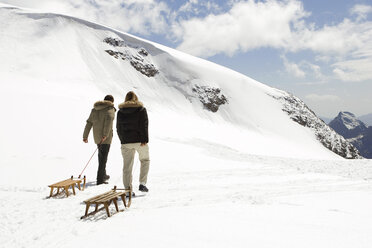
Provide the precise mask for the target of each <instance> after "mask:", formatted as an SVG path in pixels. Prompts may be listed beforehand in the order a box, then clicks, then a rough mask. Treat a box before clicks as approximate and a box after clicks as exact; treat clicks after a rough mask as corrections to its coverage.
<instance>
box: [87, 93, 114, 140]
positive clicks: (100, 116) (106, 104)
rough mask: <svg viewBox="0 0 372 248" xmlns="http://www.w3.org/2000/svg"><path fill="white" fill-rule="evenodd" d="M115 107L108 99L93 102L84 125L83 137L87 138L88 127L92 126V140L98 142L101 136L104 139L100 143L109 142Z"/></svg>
mask: <svg viewBox="0 0 372 248" xmlns="http://www.w3.org/2000/svg"><path fill="white" fill-rule="evenodd" d="M115 112H116V109H115V107H114V104H113V103H112V102H110V101H106V100H104V101H98V102H96V103H95V104H94V107H93V109H92V111H91V112H90V116H89V118H88V120H87V124H86V125H85V129H84V134H83V139H88V135H89V132H90V129H91V128H92V127H93V136H94V142H95V143H96V144H99V143H100V142H101V139H102V137H103V136H106V137H107V138H106V140H105V141H104V142H102V144H111V141H112V123H113V121H114V118H115Z"/></svg>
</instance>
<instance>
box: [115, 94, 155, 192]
mask: <svg viewBox="0 0 372 248" xmlns="http://www.w3.org/2000/svg"><path fill="white" fill-rule="evenodd" d="M148 123H149V122H148V117H147V111H146V108H144V107H143V104H142V103H141V102H140V101H138V97H137V96H136V94H135V93H134V92H133V91H129V92H128V93H127V95H126V96H125V102H123V103H121V104H119V111H118V114H117V121H116V129H117V133H118V136H119V139H120V142H121V153H122V155H123V160H124V166H123V184H124V187H125V189H132V170H133V162H134V155H135V152H136V151H137V152H138V155H139V160H140V162H141V171H140V178H139V182H140V185H139V190H140V191H143V192H148V188H147V186H146V183H147V175H148V172H149V167H150V156H149V146H148V144H147V143H148V142H149V135H148Z"/></svg>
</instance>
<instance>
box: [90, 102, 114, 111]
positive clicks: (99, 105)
mask: <svg viewBox="0 0 372 248" xmlns="http://www.w3.org/2000/svg"><path fill="white" fill-rule="evenodd" d="M107 107H113V108H114V109H115V107H114V103H112V102H111V101H107V100H103V101H98V102H96V103H94V106H93V108H94V109H95V110H101V109H104V108H107ZM115 111H116V109H115Z"/></svg>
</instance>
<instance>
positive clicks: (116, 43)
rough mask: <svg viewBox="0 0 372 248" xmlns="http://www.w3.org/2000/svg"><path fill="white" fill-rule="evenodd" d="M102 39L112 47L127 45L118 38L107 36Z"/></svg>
mask: <svg viewBox="0 0 372 248" xmlns="http://www.w3.org/2000/svg"><path fill="white" fill-rule="evenodd" d="M103 41H104V42H106V43H107V44H109V45H111V46H114V47H126V46H127V45H126V44H125V42H124V41H123V40H119V39H116V38H111V37H107V38H106V39H104V40H103Z"/></svg>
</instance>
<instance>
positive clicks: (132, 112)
mask: <svg viewBox="0 0 372 248" xmlns="http://www.w3.org/2000/svg"><path fill="white" fill-rule="evenodd" d="M117 118H118V119H117V126H116V127H117V131H118V135H119V138H120V141H121V143H122V144H128V143H137V142H139V143H148V142H149V138H148V119H147V111H146V108H144V107H143V105H142V104H141V103H140V102H137V103H128V102H124V103H122V104H120V105H119V111H118V117H117Z"/></svg>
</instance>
